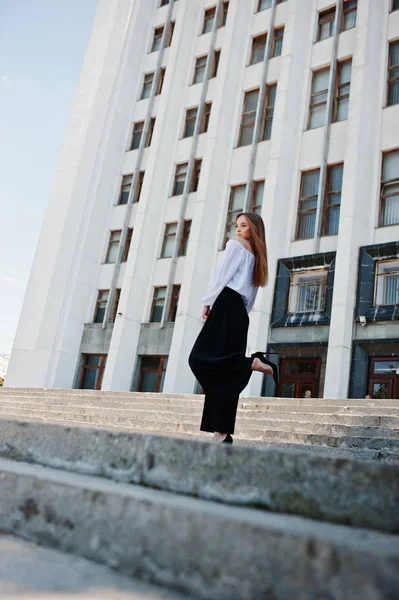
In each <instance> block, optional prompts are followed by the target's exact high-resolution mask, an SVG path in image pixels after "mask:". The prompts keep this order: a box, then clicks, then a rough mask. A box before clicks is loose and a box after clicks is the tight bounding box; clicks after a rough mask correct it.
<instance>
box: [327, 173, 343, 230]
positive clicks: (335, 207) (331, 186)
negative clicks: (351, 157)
mask: <svg viewBox="0 0 399 600" xmlns="http://www.w3.org/2000/svg"><path fill="white" fill-rule="evenodd" d="M343 172H344V165H342V164H341V165H334V166H329V167H328V169H327V181H326V191H325V194H326V196H325V199H324V215H323V235H336V234H337V233H338V226H339V212H340V208H341V191H342V176H343Z"/></svg>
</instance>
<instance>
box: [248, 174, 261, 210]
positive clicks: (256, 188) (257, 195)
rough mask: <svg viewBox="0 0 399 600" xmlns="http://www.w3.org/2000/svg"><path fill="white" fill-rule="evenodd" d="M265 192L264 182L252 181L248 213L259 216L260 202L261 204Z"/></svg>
mask: <svg viewBox="0 0 399 600" xmlns="http://www.w3.org/2000/svg"><path fill="white" fill-rule="evenodd" d="M264 191H265V182H264V181H254V185H253V190H252V198H251V206H250V209H249V210H250V212H254V213H256V214H257V215H260V213H261V212H262V202H263V194H264Z"/></svg>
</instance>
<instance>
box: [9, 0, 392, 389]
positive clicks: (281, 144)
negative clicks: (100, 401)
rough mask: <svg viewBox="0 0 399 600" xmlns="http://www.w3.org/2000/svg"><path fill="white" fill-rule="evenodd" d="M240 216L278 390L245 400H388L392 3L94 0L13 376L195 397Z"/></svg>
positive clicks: (262, 339)
mask: <svg viewBox="0 0 399 600" xmlns="http://www.w3.org/2000/svg"><path fill="white" fill-rule="evenodd" d="M248 210H252V211H256V212H258V213H260V214H261V215H262V217H263V219H264V222H265V226H266V231H267V243H268V254H269V270H270V280H269V284H268V286H267V287H265V288H261V290H260V291H259V293H258V297H257V300H256V303H255V307H254V309H253V311H252V312H251V317H250V320H251V323H250V330H249V336H248V353H249V352H254V351H255V350H265V351H266V350H267V351H268V352H269V355H270V358H271V359H272V360H274V361H276V362H278V363H279V365H280V369H281V383H280V387H279V389H275V387H274V384H272V381H271V378H267V380H266V381H265V380H263V378H262V376H261V375H260V374H258V373H256V374H254V375H253V377H252V379H251V383H250V384H249V386H248V388H247V389H246V390H245V392H244V393H245V394H247V395H261V394H263V395H280V396H281V395H282V396H287V397H295V396H296V397H300V396H303V395H304V393H305V391H306V390H310V391H311V393H312V396H320V397H326V398H327V397H329V398H333V397H337V398H345V397H364V396H365V395H366V394H370V395H372V396H374V397H377V398H383V397H395V398H399V242H398V240H399V1H398V0H346V1H343V0H337V1H334V2H333V1H332V0H230V1H229V2H226V1H223V0H175V1H173V0H169V1H168V0H99V4H98V10H97V14H96V17H95V22H94V27H93V32H92V36H91V38H90V42H89V46H88V51H87V55H86V59H85V63H84V66H83V69H82V74H81V79H80V83H79V85H78V90H77V96H76V101H75V105H74V109H73V113H72V117H71V122H70V125H69V129H68V132H67V135H66V139H65V143H64V147H63V150H62V155H61V158H60V163H59V168H58V171H57V175H56V180H55V185H54V189H53V192H52V197H51V200H50V203H49V207H48V210H47V213H46V216H45V221H44V225H43V229H42V233H41V237H40V240H39V245H38V249H37V251H36V256H35V259H34V264H33V268H32V272H31V276H30V280H29V284H28V288H27V293H26V297H25V301H24V305H23V309H22V313H21V318H20V322H19V326H18V331H17V335H16V339H15V344H14V348H13V351H12V355H11V360H10V364H9V369H8V373H7V378H6V385H8V386H21V387H58V388H71V387H76V388H80V387H83V388H94V389H105V390H121V391H126V390H133V391H136V390H143V391H164V392H187V393H192V392H198V391H199V389H198V386H197V384H196V382H195V379H194V377H193V375H192V373H191V371H190V369H189V366H188V362H187V359H188V355H189V353H190V350H191V348H192V345H193V343H194V341H195V339H196V336H197V335H198V333H199V331H200V329H201V326H202V321H201V311H202V306H201V300H200V298H201V296H202V295H203V294H204V293H205V291H206V288H207V285H208V283H209V280H210V277H211V276H212V273H213V271H214V268H215V265H216V262H217V259H218V254H219V252H220V251H221V250H222V249H223V247H224V244H225V241H226V239H227V238H228V236H229V235H231V231H232V228H233V225H234V219H235V216H236V215H237V214H238V213H239V212H240V211H248ZM269 380H270V381H269Z"/></svg>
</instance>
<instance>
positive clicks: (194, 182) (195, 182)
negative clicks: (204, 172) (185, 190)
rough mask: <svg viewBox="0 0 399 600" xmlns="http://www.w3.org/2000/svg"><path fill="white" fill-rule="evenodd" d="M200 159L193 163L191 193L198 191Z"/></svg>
mask: <svg viewBox="0 0 399 600" xmlns="http://www.w3.org/2000/svg"><path fill="white" fill-rule="evenodd" d="M201 167H202V159H201V158H199V159H197V160H196V161H195V163H194V171H193V180H192V183H191V190H190V191H191V192H196V191H197V190H198V184H199V179H200V176H201Z"/></svg>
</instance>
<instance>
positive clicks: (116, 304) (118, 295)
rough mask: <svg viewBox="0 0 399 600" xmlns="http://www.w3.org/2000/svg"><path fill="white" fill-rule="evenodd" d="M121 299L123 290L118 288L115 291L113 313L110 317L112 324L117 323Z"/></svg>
mask: <svg viewBox="0 0 399 600" xmlns="http://www.w3.org/2000/svg"><path fill="white" fill-rule="evenodd" d="M120 297H121V290H120V289H119V288H117V289H116V290H115V295H114V301H113V306H112V311H111V313H110V316H109V320H110V322H111V323H115V319H116V313H117V312H118V306H119V299H120Z"/></svg>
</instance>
